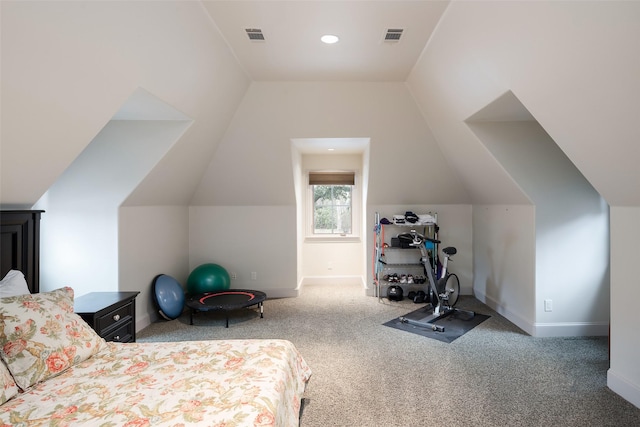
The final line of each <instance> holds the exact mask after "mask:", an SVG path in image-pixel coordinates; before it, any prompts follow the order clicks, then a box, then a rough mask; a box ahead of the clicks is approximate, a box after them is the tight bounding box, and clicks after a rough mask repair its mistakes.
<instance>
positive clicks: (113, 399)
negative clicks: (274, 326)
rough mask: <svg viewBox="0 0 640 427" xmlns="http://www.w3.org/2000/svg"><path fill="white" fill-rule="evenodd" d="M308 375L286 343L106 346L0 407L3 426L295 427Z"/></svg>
mask: <svg viewBox="0 0 640 427" xmlns="http://www.w3.org/2000/svg"><path fill="white" fill-rule="evenodd" d="M310 376H311V370H310V368H309V367H308V365H307V364H306V362H305V361H304V359H303V358H302V356H301V355H300V354H299V353H298V351H297V349H296V348H295V347H294V345H293V344H292V343H291V342H289V341H286V340H224V341H186V342H172V343H129V344H121V343H108V345H107V346H106V348H105V349H104V350H101V351H100V352H99V353H98V354H96V355H94V356H92V357H91V358H89V359H87V360H86V361H84V362H81V363H79V364H77V365H75V366H73V367H71V368H69V369H68V370H66V371H65V372H63V373H62V374H60V375H59V376H56V377H53V378H50V379H48V380H46V381H44V382H42V383H39V384H36V385H35V386H34V387H32V388H31V389H29V390H27V391H26V392H24V393H21V394H19V395H18V396H16V397H14V398H13V399H11V400H9V401H8V402H6V403H5V404H3V405H2V406H0V426H27V425H28V426H41V425H47V426H73V425H88V426H147V425H148V426H151V425H153V426H188V425H202V426H220V427H222V426H225V427H232V426H297V425H298V424H299V412H300V400H301V398H302V394H303V392H304V389H305V385H306V383H307V381H308V380H309V378H310Z"/></svg>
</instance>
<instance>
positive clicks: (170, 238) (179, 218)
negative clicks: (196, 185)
mask: <svg viewBox="0 0 640 427" xmlns="http://www.w3.org/2000/svg"><path fill="white" fill-rule="evenodd" d="M118 229H119V230H118V249H119V250H118V264H119V269H118V283H119V285H120V288H119V290H122V291H140V295H138V298H136V330H138V331H139V330H140V329H142V328H144V327H145V326H147V325H149V324H150V323H151V322H153V321H155V320H157V319H158V318H159V315H158V312H157V310H156V307H155V304H154V299H153V295H152V283H153V279H154V278H155V277H156V276H157V275H158V274H167V275H169V276H171V277H173V278H175V279H176V280H177V281H178V282H179V283H181V284H182V285H183V286H185V285H186V283H187V277H188V276H189V272H190V270H189V259H188V258H189V231H188V230H189V208H187V207H186V206H140V207H122V208H120V209H119V215H118Z"/></svg>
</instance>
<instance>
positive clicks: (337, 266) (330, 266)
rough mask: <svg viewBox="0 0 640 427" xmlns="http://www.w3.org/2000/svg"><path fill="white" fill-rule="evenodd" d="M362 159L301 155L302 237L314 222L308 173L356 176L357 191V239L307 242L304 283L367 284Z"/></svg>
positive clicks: (303, 256) (355, 220) (357, 156)
mask: <svg viewBox="0 0 640 427" xmlns="http://www.w3.org/2000/svg"><path fill="white" fill-rule="evenodd" d="M363 161H364V158H363V155H362V154H351V155H347V154H345V155H331V154H325V155H322V154H315V155H314V154H304V155H302V173H303V174H304V176H303V178H302V184H303V185H302V186H301V192H302V195H301V200H302V206H303V215H304V216H303V222H304V227H303V233H304V234H305V236H306V235H307V233H308V232H309V231H308V229H309V227H308V225H307V224H308V223H309V221H313V211H312V210H311V209H310V208H311V203H312V202H311V200H312V195H311V194H310V190H309V185H308V175H307V174H308V172H309V171H319V170H345V171H354V172H356V175H357V179H356V182H357V183H358V185H357V187H358V188H357V191H354V197H353V208H354V209H353V211H352V212H353V222H352V225H353V232H354V234H355V235H356V236H357V239H356V241H354V240H353V239H340V238H339V237H338V238H337V239H338V240H341V241H335V240H333V241H327V240H326V239H320V240H317V239H316V240H314V239H313V238H305V239H304V241H303V244H302V245H303V246H302V254H301V256H302V276H303V282H304V283H311V282H312V281H316V282H327V281H329V282H333V283H335V282H340V283H342V282H343V281H344V280H349V281H351V282H355V283H359V284H364V280H365V279H364V278H365V259H364V239H365V238H366V236H367V234H366V230H365V229H364V226H363V224H362V222H361V216H360V212H361V211H362V210H363V209H364V207H365V204H364V201H363V199H362V192H363V187H365V186H366V183H365V182H363V178H362V170H363Z"/></svg>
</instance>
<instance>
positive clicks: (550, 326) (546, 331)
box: [476, 292, 609, 338]
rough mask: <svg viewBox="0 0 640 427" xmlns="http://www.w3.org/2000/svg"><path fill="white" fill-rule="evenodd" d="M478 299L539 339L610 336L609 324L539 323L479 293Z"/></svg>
mask: <svg viewBox="0 0 640 427" xmlns="http://www.w3.org/2000/svg"><path fill="white" fill-rule="evenodd" d="M476 298H477V299H478V300H480V301H482V302H483V303H485V304H486V305H488V306H489V307H491V308H492V309H494V310H495V311H497V312H498V313H500V314H501V315H502V316H504V317H505V318H506V319H507V320H509V321H510V322H511V323H513V324H514V325H516V326H517V327H518V328H520V329H522V330H523V331H524V332H526V333H527V334H529V335H531V336H534V337H538V338H551V337H587V336H588V337H594V336H604V337H606V336H608V335H609V323H608V322H563V323H559V322H558V323H537V322H532V321H531V320H529V319H525V318H523V317H522V316H520V315H518V314H517V313H514V312H512V311H510V310H508V309H507V308H505V307H503V306H502V305H500V304H499V303H498V302H497V301H496V300H494V299H492V298H489V297H487V296H486V295H484V294H482V293H480V292H477V293H476Z"/></svg>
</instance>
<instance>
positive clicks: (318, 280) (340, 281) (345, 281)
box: [300, 276, 364, 288]
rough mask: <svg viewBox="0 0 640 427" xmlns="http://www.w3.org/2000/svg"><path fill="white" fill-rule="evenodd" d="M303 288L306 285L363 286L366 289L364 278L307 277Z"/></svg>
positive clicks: (303, 281) (302, 283) (302, 284)
mask: <svg viewBox="0 0 640 427" xmlns="http://www.w3.org/2000/svg"><path fill="white" fill-rule="evenodd" d="M300 284H301V286H305V285H362V287H363V288H364V278H363V277H362V276H306V277H303V278H302V280H301V282H300Z"/></svg>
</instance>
